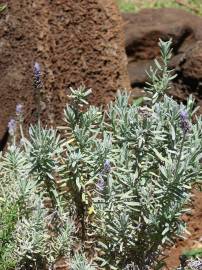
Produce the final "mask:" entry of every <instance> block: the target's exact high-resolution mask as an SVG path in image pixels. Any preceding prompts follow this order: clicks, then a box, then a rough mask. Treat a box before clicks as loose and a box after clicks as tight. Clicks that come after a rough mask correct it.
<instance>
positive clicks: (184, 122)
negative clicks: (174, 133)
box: [180, 111, 190, 134]
mask: <svg viewBox="0 0 202 270" xmlns="http://www.w3.org/2000/svg"><path fill="white" fill-rule="evenodd" d="M180 125H181V128H182V130H183V133H184V134H186V133H187V132H188V131H189V130H190V123H189V119H188V113H187V111H181V112H180Z"/></svg>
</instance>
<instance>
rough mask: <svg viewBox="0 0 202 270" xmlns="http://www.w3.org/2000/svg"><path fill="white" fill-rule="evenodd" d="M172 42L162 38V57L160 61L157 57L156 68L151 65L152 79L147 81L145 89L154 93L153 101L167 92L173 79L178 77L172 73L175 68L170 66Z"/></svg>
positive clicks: (160, 45)
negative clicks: (172, 68) (171, 68)
mask: <svg viewBox="0 0 202 270" xmlns="http://www.w3.org/2000/svg"><path fill="white" fill-rule="evenodd" d="M171 44H172V41H171V40H169V41H167V42H164V41H162V40H161V39H160V41H159V47H160V50H161V59H160V61H158V60H157V59H155V60H154V64H155V68H153V67H152V66H151V67H150V71H149V72H148V73H147V75H148V77H149V79H150V81H149V82H147V87H146V88H145V89H146V90H147V91H148V92H149V93H152V95H153V96H152V101H153V102H156V101H157V100H158V99H159V98H160V97H162V96H163V95H164V94H165V93H166V91H167V90H168V89H169V88H170V83H171V81H172V80H173V79H174V78H175V77H176V75H172V73H173V70H170V69H169V67H168V63H169V60H170V59H171V57H172V49H171V48H170V47H171Z"/></svg>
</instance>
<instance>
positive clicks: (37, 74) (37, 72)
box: [34, 62, 42, 89]
mask: <svg viewBox="0 0 202 270" xmlns="http://www.w3.org/2000/svg"><path fill="white" fill-rule="evenodd" d="M34 86H35V88H36V89H38V88H41V86H42V82H41V67H40V65H39V63H37V62H35V64H34Z"/></svg>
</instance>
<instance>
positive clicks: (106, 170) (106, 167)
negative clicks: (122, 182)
mask: <svg viewBox="0 0 202 270" xmlns="http://www.w3.org/2000/svg"><path fill="white" fill-rule="evenodd" d="M110 171H111V165H110V161H109V160H108V159H107V160H105V163H104V169H103V173H104V174H107V173H110Z"/></svg>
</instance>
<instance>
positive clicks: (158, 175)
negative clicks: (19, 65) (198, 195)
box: [0, 41, 202, 270]
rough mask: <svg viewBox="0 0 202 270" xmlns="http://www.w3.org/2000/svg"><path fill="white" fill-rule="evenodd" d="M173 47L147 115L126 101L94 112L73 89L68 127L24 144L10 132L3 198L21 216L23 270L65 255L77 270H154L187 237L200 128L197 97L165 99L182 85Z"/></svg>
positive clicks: (16, 230)
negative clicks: (175, 83) (176, 82)
mask: <svg viewBox="0 0 202 270" xmlns="http://www.w3.org/2000/svg"><path fill="white" fill-rule="evenodd" d="M170 46H171V42H170V41H169V42H163V41H160V49H161V54H162V59H161V60H160V61H155V65H156V69H155V70H154V69H151V70H150V71H151V72H150V82H149V83H148V87H147V88H146V89H145V90H146V91H148V92H149V94H150V96H149V98H148V97H147V99H146V103H145V104H144V106H140V103H139V102H134V103H133V104H130V102H129V94H128V93H127V92H118V94H117V98H116V100H115V102H113V103H110V104H109V106H108V109H107V110H106V111H104V112H103V111H102V110H101V109H99V108H96V107H94V106H88V102H87V99H88V95H89V94H90V93H91V90H86V89H85V88H84V87H80V88H79V89H77V90H75V89H72V88H71V89H70V90H71V95H70V96H69V100H70V102H69V104H68V105H67V106H66V108H65V110H64V121H65V125H64V126H63V127H59V128H58V130H54V129H52V128H43V127H42V126H41V124H40V121H39V122H38V123H37V125H35V126H32V127H31V128H30V130H29V137H28V138H25V137H24V135H23V132H21V135H22V137H23V141H22V142H21V144H18V142H17V141H16V139H15V132H16V129H17V127H16V125H15V126H14V128H13V125H11V130H10V134H11V135H12V136H13V140H12V141H11V146H9V147H8V150H7V152H6V154H5V155H3V156H2V157H1V160H0V168H1V170H0V176H1V190H0V197H3V198H4V199H5V200H7V201H8V202H9V203H11V205H12V204H15V205H18V207H19V208H18V209H19V211H18V215H17V217H16V219H15V222H14V224H13V227H12V243H13V246H14V247H15V252H14V254H15V256H14V258H15V262H16V269H28V268H26V267H28V265H32V269H37V267H38V269H42V268H43V264H46V265H48V267H49V269H53V268H54V261H55V260H57V259H58V258H59V257H60V256H64V257H66V258H67V260H68V262H69V264H70V267H71V268H72V269H94V268H96V269H130V267H131V266H132V267H133V268H134V269H140V270H146V269H151V267H155V266H156V264H157V263H158V261H159V255H160V254H162V251H163V248H164V247H166V246H167V245H170V244H172V243H173V241H174V240H175V237H176V236H178V235H181V233H182V232H183V230H184V228H185V224H184V223H183V221H182V220H181V219H180V215H181V214H182V213H184V212H185V211H186V208H187V206H188V204H189V202H190V201H191V187H192V185H193V184H195V183H197V182H198V181H200V180H201V177H202V174H201V165H200V162H199V161H200V158H201V148H202V131H201V130H202V119H201V117H198V116H195V121H194V122H193V121H192V119H193V116H194V115H195V111H196V110H195V109H194V100H193V98H192V97H190V98H189V99H188V100H187V104H186V105H183V104H178V103H177V102H176V101H174V100H173V98H172V97H168V96H167V95H166V90H167V89H168V88H169V86H170V83H171V80H172V79H173V78H174V75H173V73H172V71H170V70H169V68H168V61H169V60H170V58H171V48H170ZM37 72H38V67H37V66H35V77H36V78H35V79H36V80H35V81H36V82H37V80H38V79H40V74H38V73H37ZM38 75H39V76H38ZM37 76H38V77H37ZM40 85H41V82H40ZM36 88H37V87H36ZM19 109H20V110H21V108H19ZM17 113H18V111H17ZM17 116H18V115H17ZM11 124H12V123H11ZM15 124H16V123H15ZM19 124H20V125H21V124H22V121H17V125H19ZM21 131H22V126H21ZM59 132H60V134H61V135H60V136H59V135H58V133H59ZM16 202H20V203H19V204H16ZM0 207H1V209H2V206H1V205H0ZM0 229H1V227H0ZM8 242H9V243H11V241H8ZM74 253H75V254H74ZM78 254H80V255H78ZM88 259H89V261H90V260H91V261H93V264H90V263H89V262H88ZM92 265H95V266H92Z"/></svg>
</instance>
